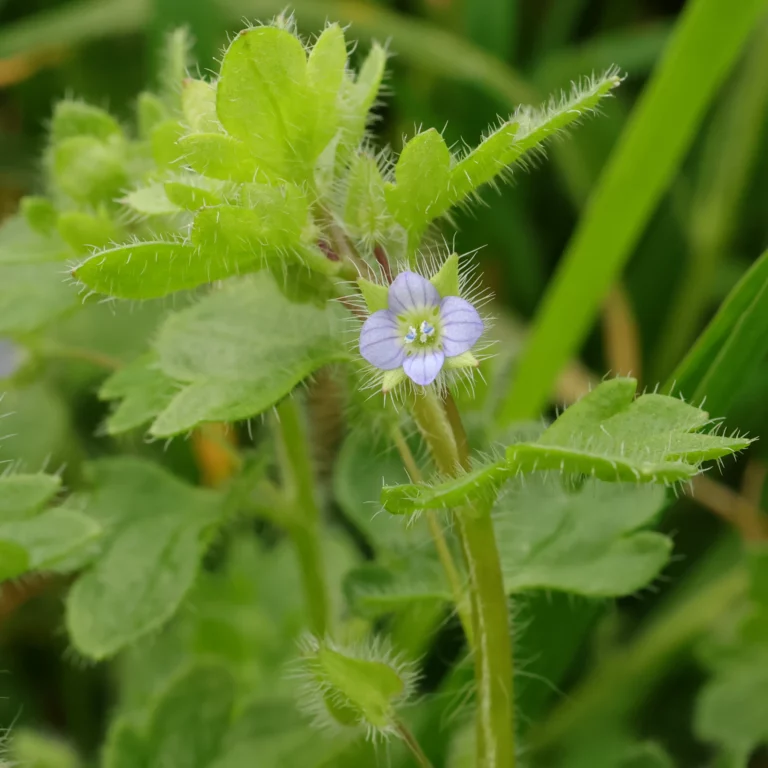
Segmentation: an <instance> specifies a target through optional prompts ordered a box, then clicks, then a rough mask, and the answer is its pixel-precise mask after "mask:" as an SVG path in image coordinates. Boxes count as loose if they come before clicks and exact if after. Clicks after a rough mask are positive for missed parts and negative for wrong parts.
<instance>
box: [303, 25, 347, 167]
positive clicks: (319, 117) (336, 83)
mask: <svg viewBox="0 0 768 768" xmlns="http://www.w3.org/2000/svg"><path fill="white" fill-rule="evenodd" d="M346 64H347V46H346V43H345V41H344V31H343V30H342V28H341V27H340V26H339V25H338V24H330V25H329V26H327V27H326V28H325V29H324V30H323V32H322V34H321V35H320V37H318V39H317V42H316V43H315V45H314V46H313V47H312V51H311V52H310V54H309V60H308V61H307V86H308V90H309V93H310V94H312V97H313V98H314V100H315V111H316V117H315V135H314V138H313V144H314V146H313V154H314V155H315V156H317V155H319V154H320V152H322V150H323V149H324V148H325V147H326V145H327V144H328V142H329V141H331V139H332V138H333V137H334V135H335V134H336V131H337V130H338V126H339V109H338V101H339V90H340V89H341V84H342V80H343V78H344V68H345V67H346Z"/></svg>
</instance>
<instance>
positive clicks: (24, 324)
mask: <svg viewBox="0 0 768 768" xmlns="http://www.w3.org/2000/svg"><path fill="white" fill-rule="evenodd" d="M62 267H63V265H62V264H61V263H56V262H53V263H48V264H44V263H40V264H3V265H0V335H3V336H10V337H12V338H16V337H19V336H23V335H25V334H28V333H31V332H32V331H36V330H38V329H39V328H41V327H43V326H44V325H47V324H48V323H50V322H52V321H53V320H55V319H57V318H58V317H60V316H61V315H63V314H65V313H66V312H68V311H70V310H72V309H74V308H75V307H76V306H78V305H79V303H80V300H81V299H80V297H79V296H78V293H77V290H76V289H75V288H74V287H73V286H72V285H68V284H67V283H66V282H65V281H66V278H67V275H66V270H65V269H63V268H62Z"/></svg>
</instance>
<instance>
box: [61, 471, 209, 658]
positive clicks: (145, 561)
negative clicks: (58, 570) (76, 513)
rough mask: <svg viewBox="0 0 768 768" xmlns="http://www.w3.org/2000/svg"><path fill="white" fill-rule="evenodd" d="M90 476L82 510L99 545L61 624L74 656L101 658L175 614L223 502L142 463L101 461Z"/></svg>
mask: <svg viewBox="0 0 768 768" xmlns="http://www.w3.org/2000/svg"><path fill="white" fill-rule="evenodd" d="M89 471H90V476H91V480H92V483H93V485H94V489H93V491H92V493H91V494H90V496H89V498H88V502H87V504H86V506H85V509H84V511H85V513H86V514H87V515H88V516H89V517H91V518H92V519H93V520H95V521H96V522H97V523H98V524H99V525H101V527H102V528H103V529H104V537H103V546H102V550H101V553H100V554H99V556H98V558H97V559H96V561H95V563H94V564H93V565H92V566H91V567H90V568H89V569H88V570H87V571H86V572H85V573H84V574H83V575H82V576H81V577H80V578H79V579H78V580H77V582H76V583H75V584H74V586H73V587H72V589H71V590H70V592H69V595H68V596H67V615H66V623H67V629H68V631H69V635H70V638H71V639H72V643H73V644H74V646H75V648H76V649H77V650H78V651H79V652H80V653H82V654H83V655H85V656H87V657H89V658H92V659H103V658H106V657H108V656H111V655H113V654H114V653H116V652H117V651H118V650H120V649H121V648H123V647H124V646H126V645H128V644H130V643H132V642H135V641H136V640H137V639H138V638H140V637H142V636H143V635H146V634H147V633H149V632H152V631H154V630H156V629H158V628H159V627H160V626H162V625H163V624H164V623H165V622H166V621H167V620H168V619H170V618H171V616H172V615H173V614H174V613H175V611H176V610H177V608H178V607H179V604H180V603H181V601H182V599H183V598H184V596H185V595H186V593H187V592H188V590H189V589H190V587H191V586H192V583H193V581H194V579H195V576H196V574H197V571H198V568H199V564H200V559H201V557H202V554H203V546H202V540H201V537H202V534H203V532H204V531H205V530H206V529H207V528H209V527H210V526H212V525H214V524H215V523H216V521H217V520H218V517H219V514H220V504H221V499H220V497H219V496H218V495H217V494H215V493H213V492H212V491H206V490H200V489H196V488H191V487H190V486H188V485H186V484H185V483H182V482H181V481H180V480H177V479H176V478H174V477H173V476H172V475H170V474H168V473H167V472H166V471H164V470H162V469H160V468H159V467H157V466H156V465H154V464H152V463H150V462H146V461H142V460H140V459H133V458H120V459H104V460H101V461H98V462H94V463H92V464H91V465H89ZM126 563H130V568H128V567H127V566H126Z"/></svg>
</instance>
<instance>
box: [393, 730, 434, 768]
mask: <svg viewBox="0 0 768 768" xmlns="http://www.w3.org/2000/svg"><path fill="white" fill-rule="evenodd" d="M395 728H397V733H398V735H399V736H400V738H401V739H402V740H403V741H404V742H405V744H406V745H407V746H408V749H410V750H411V752H412V753H413V756H414V757H415V758H416V762H417V763H418V764H419V765H420V766H421V768H432V763H430V762H429V758H428V757H427V756H426V755H425V754H424V750H422V748H421V745H420V744H419V742H418V741H416V737H415V736H414V735H413V734H412V733H411V732H410V731H409V730H408V727H407V726H406V725H405V723H403V722H402V721H400V720H397V721H396V722H395Z"/></svg>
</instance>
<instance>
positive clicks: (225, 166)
mask: <svg viewBox="0 0 768 768" xmlns="http://www.w3.org/2000/svg"><path fill="white" fill-rule="evenodd" d="M178 153H179V155H180V156H181V157H183V158H184V164H185V165H188V166H189V167H190V168H192V170H193V171H197V172H198V173H202V174H203V176H209V177H210V178H212V179H220V180H222V181H239V182H243V183H246V182H252V181H259V180H261V181H265V180H266V177H265V175H264V172H263V171H262V170H261V168H260V166H259V164H258V160H257V159H256V158H255V157H253V155H251V153H250V151H249V150H248V147H247V146H246V145H245V144H244V143H243V142H242V141H238V139H236V138H233V137H232V136H227V135H226V134H223V133H192V134H190V135H189V136H183V137H182V138H180V139H179V141H178Z"/></svg>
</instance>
